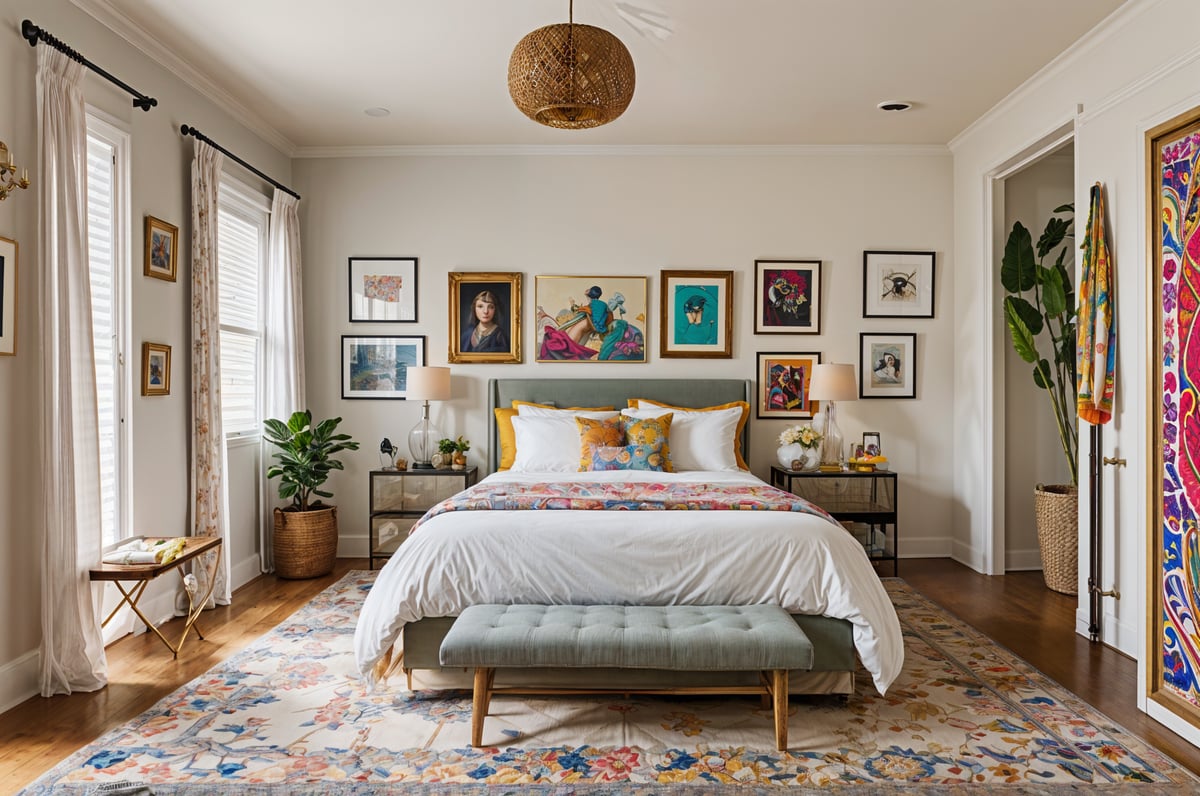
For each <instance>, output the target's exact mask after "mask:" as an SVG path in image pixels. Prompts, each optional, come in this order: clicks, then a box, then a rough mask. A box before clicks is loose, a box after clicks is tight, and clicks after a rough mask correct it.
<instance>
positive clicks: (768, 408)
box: [756, 352, 821, 420]
mask: <svg viewBox="0 0 1200 796" xmlns="http://www.w3.org/2000/svg"><path fill="white" fill-rule="evenodd" d="M819 364H821V355H820V354H813V353H805V354H764V353H762V352H759V354H758V368H757V371H756V372H757V374H758V376H757V379H758V400H757V401H756V404H757V406H758V410H757V412H756V416H757V417H758V418H759V419H760V420H769V419H771V418H779V419H783V420H791V419H794V418H800V419H804V418H811V417H814V416H816V414H817V412H818V411H819V410H820V408H821V402H820V401H813V400H810V399H809V397H808V385H809V382H811V381H812V374H813V368H814V367H815V366H817V365H819Z"/></svg>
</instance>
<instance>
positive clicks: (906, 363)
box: [858, 332, 917, 398]
mask: <svg viewBox="0 0 1200 796" xmlns="http://www.w3.org/2000/svg"><path fill="white" fill-rule="evenodd" d="M858 338H859V353H858V397H859V398H916V397H917V363H916V358H917V356H916V355H917V336H916V335H915V334H912V333H902V332H896V333H887V334H874V333H868V332H860V333H859V335H858Z"/></svg>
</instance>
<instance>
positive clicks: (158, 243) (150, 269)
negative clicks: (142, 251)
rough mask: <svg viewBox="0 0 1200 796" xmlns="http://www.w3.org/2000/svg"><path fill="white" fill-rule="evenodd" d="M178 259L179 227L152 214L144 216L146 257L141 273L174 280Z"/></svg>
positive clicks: (170, 280)
mask: <svg viewBox="0 0 1200 796" xmlns="http://www.w3.org/2000/svg"><path fill="white" fill-rule="evenodd" d="M178 260H179V227H177V226H175V225H174V224H168V223H167V222H166V221H162V220H160V219H157V218H155V217H154V216H146V257H145V262H144V263H143V265H142V273H143V274H145V275H146V276H152V277H154V278H155V279H164V280H166V281H168V282H174V281H175V275H176V271H177V269H178V265H179V264H178Z"/></svg>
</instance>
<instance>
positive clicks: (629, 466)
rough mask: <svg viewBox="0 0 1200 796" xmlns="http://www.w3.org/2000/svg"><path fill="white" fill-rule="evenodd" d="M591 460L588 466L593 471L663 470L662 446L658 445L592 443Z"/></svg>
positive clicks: (658, 471) (659, 471)
mask: <svg viewBox="0 0 1200 796" xmlns="http://www.w3.org/2000/svg"><path fill="white" fill-rule="evenodd" d="M591 449H592V462H591V466H590V467H589V468H588V469H589V470H592V471H593V472H598V471H604V470H651V471H653V472H657V473H661V472H662V471H663V455H662V446H660V445H622V446H619V447H614V446H608V445H592V446H591Z"/></svg>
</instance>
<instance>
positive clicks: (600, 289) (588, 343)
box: [536, 276, 646, 362]
mask: <svg viewBox="0 0 1200 796" xmlns="http://www.w3.org/2000/svg"><path fill="white" fill-rule="evenodd" d="M536 292H537V297H536V302H537V313H536V325H537V337H536V345H537V352H538V354H537V361H538V362H645V361H646V278H645V277H644V276H627V277H612V276H603V277H592V276H584V277H580V276H539V277H537V280H536Z"/></svg>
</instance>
